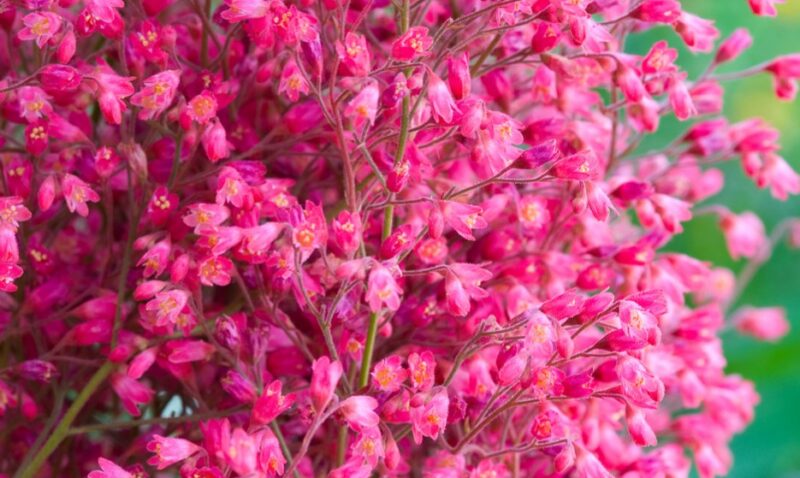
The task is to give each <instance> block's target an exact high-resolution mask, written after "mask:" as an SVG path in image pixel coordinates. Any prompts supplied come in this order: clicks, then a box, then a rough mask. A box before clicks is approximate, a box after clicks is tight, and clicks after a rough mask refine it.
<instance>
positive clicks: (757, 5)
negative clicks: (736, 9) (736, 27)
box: [748, 0, 784, 17]
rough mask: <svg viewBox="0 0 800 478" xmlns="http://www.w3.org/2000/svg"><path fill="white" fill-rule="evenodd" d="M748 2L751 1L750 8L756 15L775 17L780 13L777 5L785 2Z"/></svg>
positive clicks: (756, 0) (758, 0)
mask: <svg viewBox="0 0 800 478" xmlns="http://www.w3.org/2000/svg"><path fill="white" fill-rule="evenodd" d="M748 3H750V8H751V9H752V10H753V13H755V14H756V15H762V16H765V17H774V16H775V15H777V14H778V9H777V8H775V5H776V4H780V3H784V0H748Z"/></svg>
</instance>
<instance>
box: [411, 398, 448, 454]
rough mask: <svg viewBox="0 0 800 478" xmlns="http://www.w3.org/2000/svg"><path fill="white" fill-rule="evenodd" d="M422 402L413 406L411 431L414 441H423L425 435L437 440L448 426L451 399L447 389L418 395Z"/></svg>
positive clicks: (418, 442) (417, 442)
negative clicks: (426, 395)
mask: <svg viewBox="0 0 800 478" xmlns="http://www.w3.org/2000/svg"><path fill="white" fill-rule="evenodd" d="M415 398H419V399H420V402H421V403H420V404H419V405H417V406H414V407H412V408H411V433H412V434H413V436H414V443H416V444H420V443H422V439H423V437H428V438H431V439H433V440H436V439H437V438H439V436H441V435H442V434H443V433H444V429H445V427H446V426H447V413H448V407H449V406H450V399H449V398H448V397H447V391H445V390H440V391H438V392H436V393H435V394H433V395H431V396H429V397H427V398H425V397H420V396H417V397H415Z"/></svg>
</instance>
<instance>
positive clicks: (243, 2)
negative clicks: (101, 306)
mask: <svg viewBox="0 0 800 478" xmlns="http://www.w3.org/2000/svg"><path fill="white" fill-rule="evenodd" d="M225 5H227V7H228V8H227V10H225V11H223V12H222V14H221V16H222V18H224V19H225V20H228V21H229V22H231V23H237V22H241V21H244V20H251V19H255V18H261V17H263V16H265V15H266V14H267V7H268V4H267V3H266V2H264V0H225Z"/></svg>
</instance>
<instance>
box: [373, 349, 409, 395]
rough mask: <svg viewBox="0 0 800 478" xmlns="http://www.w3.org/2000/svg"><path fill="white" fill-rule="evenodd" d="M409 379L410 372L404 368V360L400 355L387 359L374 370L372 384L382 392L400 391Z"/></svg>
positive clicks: (377, 364)
mask: <svg viewBox="0 0 800 478" xmlns="http://www.w3.org/2000/svg"><path fill="white" fill-rule="evenodd" d="M407 377H408V371H407V370H406V369H404V368H403V358H402V357H400V356H399V355H392V356H390V357H387V358H385V359H383V360H381V361H380V362H378V363H376V364H375V366H374V367H373V368H372V383H373V384H374V385H375V386H376V387H377V388H378V390H380V391H382V392H396V391H397V390H400V388H401V387H402V385H403V382H405V380H406V378H407Z"/></svg>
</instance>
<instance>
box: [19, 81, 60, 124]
mask: <svg viewBox="0 0 800 478" xmlns="http://www.w3.org/2000/svg"><path fill="white" fill-rule="evenodd" d="M17 98H18V101H19V109H20V113H21V115H22V117H23V118H25V119H26V120H27V121H28V122H31V123H32V122H35V121H36V120H40V119H43V118H47V117H48V116H50V115H51V114H52V113H53V106H52V105H51V104H50V101H49V99H48V98H49V97H48V96H47V94H46V93H45V92H44V90H42V89H41V88H38V87H36V86H23V87H21V88H20V89H19V93H18V94H17Z"/></svg>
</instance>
